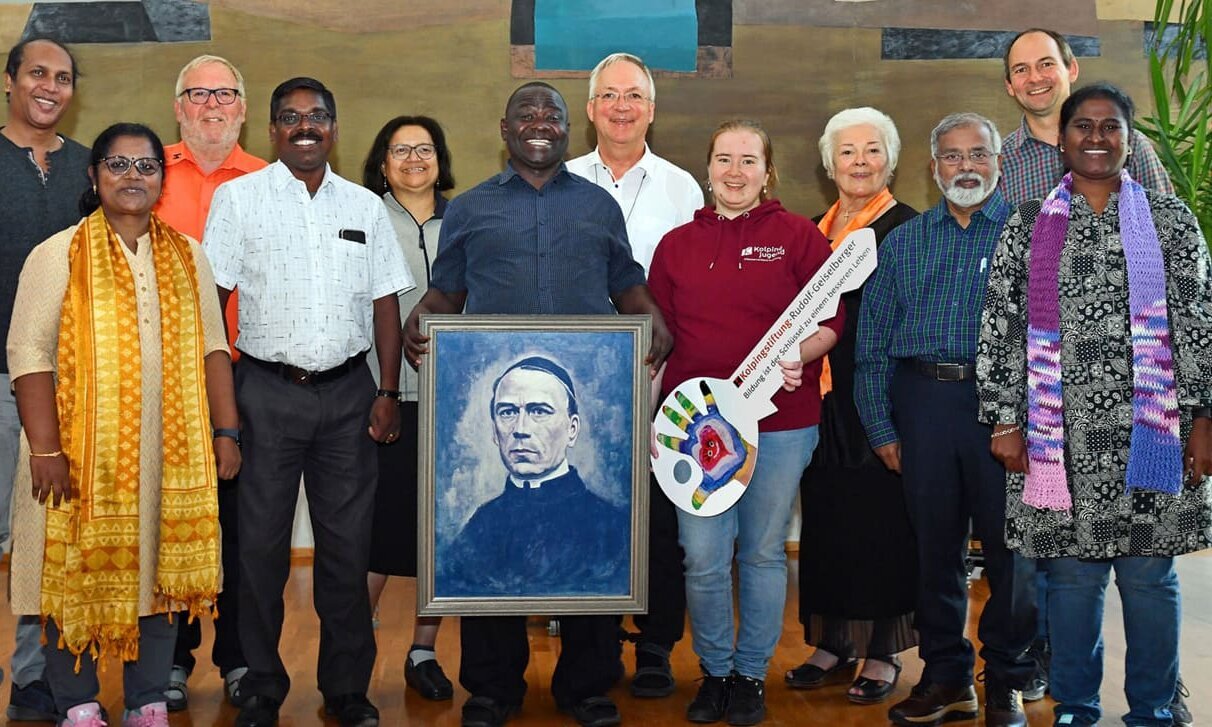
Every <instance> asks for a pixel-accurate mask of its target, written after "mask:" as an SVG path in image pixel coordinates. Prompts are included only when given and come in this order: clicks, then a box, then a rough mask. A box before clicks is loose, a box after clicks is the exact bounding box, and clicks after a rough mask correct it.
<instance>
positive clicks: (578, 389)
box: [417, 315, 651, 615]
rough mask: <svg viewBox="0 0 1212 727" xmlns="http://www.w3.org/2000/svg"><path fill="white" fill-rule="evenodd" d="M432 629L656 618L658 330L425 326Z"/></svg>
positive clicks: (597, 320) (448, 322)
mask: <svg viewBox="0 0 1212 727" xmlns="http://www.w3.org/2000/svg"><path fill="white" fill-rule="evenodd" d="M421 330H422V333H423V334H424V335H426V336H428V337H429V338H430V343H429V354H428V356H427V357H426V359H425V361H424V362H423V363H422V365H421V369H420V371H421V396H420V427H419V428H420V435H419V437H420V441H419V443H418V449H419V458H420V461H419V481H420V485H421V487H420V502H419V503H418V517H419V520H420V522H419V523H418V526H419V527H418V533H419V534H418V537H419V539H420V542H419V543H418V554H419V558H420V563H419V570H418V580H417V601H418V612H419V613H420V614H421V615H445V614H460V615H525V614H532V613H542V614H550V615H560V614H591V613H641V612H644V611H646V610H647V573H646V570H647V569H646V565H647V545H648V543H647V532H648V529H647V514H648V499H647V498H648V487H649V486H648V437H649V431H648V428H649V409H648V396H649V380H648V374H647V367H646V366H645V365H644V355H645V352H646V350H647V346H648V341H649V338H650V330H651V321H650V319H649V317H648V316H499V315H490V316H471V315H450V316H423V317H422V318H421Z"/></svg>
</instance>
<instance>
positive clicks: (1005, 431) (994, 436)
mask: <svg viewBox="0 0 1212 727" xmlns="http://www.w3.org/2000/svg"><path fill="white" fill-rule="evenodd" d="M1018 430H1019V428H1018V425H1017V424H1015V425H1014V426H1012V427H1010V428H1009V429H1003V430H1002V431H1000V432H994V433H993V434H992V435H990V437H991V438H992V439H997V438H998V437H1004V436H1006V435H1007V434H1010V433H1011V432H1017V431H1018Z"/></svg>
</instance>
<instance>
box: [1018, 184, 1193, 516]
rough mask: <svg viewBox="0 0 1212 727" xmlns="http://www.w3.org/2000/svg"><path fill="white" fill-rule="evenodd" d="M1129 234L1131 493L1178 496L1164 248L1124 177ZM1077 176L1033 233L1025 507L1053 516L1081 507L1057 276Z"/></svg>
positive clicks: (1122, 225) (1051, 201)
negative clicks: (1069, 452)
mask: <svg viewBox="0 0 1212 727" xmlns="http://www.w3.org/2000/svg"><path fill="white" fill-rule="evenodd" d="M1120 180H1121V183H1120V191H1119V230H1120V239H1121V240H1122V241H1123V247H1124V258H1125V259H1126V261H1127V265H1128V308H1129V313H1130V315H1131V327H1132V384H1133V387H1132V439H1131V443H1130V445H1129V450H1128V472H1127V477H1126V479H1127V483H1128V491H1129V492H1131V491H1132V490H1134V489H1142V490H1153V491H1156V492H1168V493H1170V494H1176V493H1178V491H1179V489H1180V488H1181V487H1182V442H1181V441H1180V440H1179V436H1178V395H1177V392H1176V391H1175V388H1174V357H1173V354H1172V351H1171V348H1170V325H1169V320H1168V318H1167V314H1166V275H1165V266H1164V263H1163V260H1162V253H1161V245H1160V243H1159V242H1158V240H1157V231H1156V229H1155V228H1154V227H1153V215H1152V214H1151V213H1150V212H1149V201H1148V199H1147V198H1146V197H1145V191H1144V188H1142V187H1141V186H1140V185H1139V184H1137V183H1136V182H1135V181H1133V179H1132V177H1130V176H1129V175H1128V172H1127V170H1124V171H1123V172H1122V173H1121V175H1120ZM1072 192H1073V176H1072V175H1071V174H1066V175H1065V176H1064V178H1063V179H1061V183H1060V184H1059V185H1057V187H1056V189H1054V190H1052V192H1051V193H1050V194H1049V195H1048V198H1047V199H1046V200H1044V204H1043V209H1042V211H1041V213H1040V216H1039V218H1038V219H1037V220H1036V223H1035V229H1034V231H1032V233H1031V265H1030V269H1029V271H1028V278H1027V456H1028V458H1029V459H1030V465H1031V469H1030V472H1029V473H1028V474H1027V482H1026V487H1025V488H1024V490H1023V502H1024V503H1026V504H1028V505H1031V506H1032V507H1038V508H1047V509H1049V510H1069V509H1070V508H1071V507H1072V506H1073V502H1072V499H1071V498H1070V496H1069V485H1068V481H1067V479H1066V476H1065V416H1064V399H1063V398H1062V395H1061V359H1060V353H1061V334H1060V301H1059V297H1060V294H1059V288H1058V283H1057V275H1058V272H1059V269H1060V255H1061V248H1062V247H1063V246H1064V242H1065V234H1066V232H1067V231H1068V228H1069V205H1070V200H1071V197H1072Z"/></svg>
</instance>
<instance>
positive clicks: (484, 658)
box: [459, 616, 623, 707]
mask: <svg viewBox="0 0 1212 727" xmlns="http://www.w3.org/2000/svg"><path fill="white" fill-rule="evenodd" d="M459 621H460V624H461V631H460V641H461V650H462V663H461V664H460V666H459V683H460V684H462V685H463V688H464V689H466V690H467V691H468V692H470V693H471V695H472V696H476V697H490V698H492V699H494V700H496V701H498V702H501V703H502V704H513V705H518V704H521V703H522V698H523V697H524V696H525V695H526V679H525V674H526V665H527V664H528V663H529V662H530V642H529V640H528V639H527V638H526V617H525V616H464V617H463V618H461V619H460V620H459ZM620 653H621V647H620V644H619V634H618V617H617V616H561V617H560V656H559V659H558V660H557V661H556V668H555V673H554V674H552V677H551V693H552V695H553V696H554V697H555V701H556V705H557V706H560V707H571V706H572V705H574V704H576V703H577V702H580V701H581V700H583V699H588V698H589V697H600V696H602V695H604V694H606V690H608V689H610V688H611V687H612V686H614V685H615V684H616V683H617V682H618V681H619V679H620V678H621V677H622V676H623V664H622V662H620V661H619V654H620Z"/></svg>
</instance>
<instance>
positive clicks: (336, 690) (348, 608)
mask: <svg viewBox="0 0 1212 727" xmlns="http://www.w3.org/2000/svg"><path fill="white" fill-rule="evenodd" d="M374 392H375V382H374V378H373V377H372V376H371V374H370V369H369V368H368V367H366V366H365V365H363V366H361V367H358V368H356V369H354V370H353V371H351V372H350V373H348V374H346V375H345V376H343V377H341V378H339V379H337V380H335V381H332V382H327V383H324V384H317V385H297V384H292V383H290V382H288V381H286V380H285V379H283V378H281V377H279V376H277V375H276V374H274V373H271V372H269V371H266V370H265V369H262V368H260V367H257V366H239V367H238V368H237V371H236V403H237V405H238V406H239V409H240V415H241V421H242V422H243V426H244V429H243V440H244V450H243V454H244V466H243V470H242V471H241V474H240V488H239V498H240V506H239V507H240V570H241V579H240V591H239V593H240V617H239V631H240V642H241V644H242V645H243V648H244V656H245V658H246V659H247V661H248V668H249V671H248V674H246V675H245V677H244V679H243V680H242V681H241V683H240V684H241V692H242V693H244V694H249V695H262V696H267V697H270V698H272V699H275V700H278V701H283V700H284V699H285V698H286V693H287V691H289V689H290V676H289V675H288V674H287V672H286V667H285V666H284V665H283V663H282V659H281V657H280V656H279V654H278V642H279V640H280V638H281V636H282V617H283V604H282V590H283V588H284V587H285V585H286V580H287V577H288V576H289V575H290V538H291V528H292V525H293V522H294V515H295V502H296V500H297V499H298V495H299V476H300V475H302V476H303V485H304V488H305V490H306V493H307V502H308V505H309V510H310V513H311V526H312V531H313V533H314V536H315V560H314V566H313V570H312V573H313V575H312V577H313V590H314V596H313V598H314V602H315V607H316V612H317V613H318V614H319V616H320V658H319V665H318V667H317V670H316V671H317V674H316V675H317V680H318V682H319V687H320V691H321V692H322V693H323V694H324V696H325V697H328V698H331V697H336V696H340V695H343V694H365V693H366V690H367V687H368V685H369V684H370V674H371V671H372V670H373V668H374V661H375V639H374V632H373V630H372V627H371V614H370V596H369V593H368V592H367V588H366V569H367V563H368V561H369V559H370V521H371V513H372V511H373V508H374V498H375V483H376V481H377V478H378V461H377V458H376V455H375V443H374V441H373V440H372V439H371V438H370V437H369V436H368V435H367V433H366V427H367V422H368V419H369V413H370V406H371V403H372V402H373V400H374Z"/></svg>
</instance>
